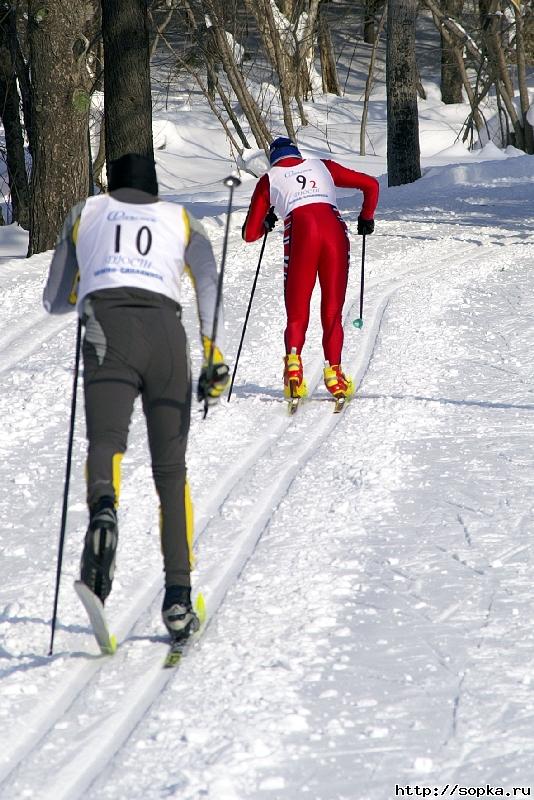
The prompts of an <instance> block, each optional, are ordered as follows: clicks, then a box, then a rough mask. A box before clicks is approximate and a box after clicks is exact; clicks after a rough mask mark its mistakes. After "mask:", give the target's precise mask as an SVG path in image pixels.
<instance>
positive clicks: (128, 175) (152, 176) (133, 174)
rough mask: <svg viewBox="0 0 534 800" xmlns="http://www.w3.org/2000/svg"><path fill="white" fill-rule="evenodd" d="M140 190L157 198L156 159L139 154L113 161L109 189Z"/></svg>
mask: <svg viewBox="0 0 534 800" xmlns="http://www.w3.org/2000/svg"><path fill="white" fill-rule="evenodd" d="M126 187H127V188H129V189H140V190H141V191H142V192H147V193H148V194H152V195H154V196H157V194H158V180H157V178H156V165H155V163H154V159H152V158H148V156H140V155H138V154H137V153H126V155H124V156H121V157H120V158H117V159H115V161H111V162H110V164H109V174H108V189H109V191H110V192H113V191H115V190H116V189H124V188H126Z"/></svg>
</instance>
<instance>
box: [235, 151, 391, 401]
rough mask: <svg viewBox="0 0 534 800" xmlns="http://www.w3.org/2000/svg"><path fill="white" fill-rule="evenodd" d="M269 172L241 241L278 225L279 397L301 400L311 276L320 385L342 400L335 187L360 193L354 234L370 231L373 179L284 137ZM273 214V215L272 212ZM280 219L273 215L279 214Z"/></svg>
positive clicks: (344, 274)
mask: <svg viewBox="0 0 534 800" xmlns="http://www.w3.org/2000/svg"><path fill="white" fill-rule="evenodd" d="M270 164H271V168H270V169H269V170H268V172H266V173H265V175H263V176H262V177H261V178H260V180H259V181H258V183H257V185H256V188H255V189H254V193H253V195H252V199H251V201H250V207H249V210H248V214H247V218H246V220H245V224H244V225H243V232H242V234H243V239H244V240H245V241H246V242H255V241H256V240H257V239H260V238H261V237H262V236H263V235H264V233H265V231H266V230H268V231H271V230H272V229H273V228H274V225H275V222H276V221H277V218H278V217H281V218H282V219H283V220H284V297H285V305H286V313H287V327H286V330H285V335H284V338H285V347H286V356H285V359H284V362H285V370H284V396H285V397H286V398H291V397H304V396H305V395H306V394H307V387H306V382H305V381H304V375H303V367H302V359H301V355H300V354H301V351H302V348H303V346H304V340H305V337H306V329H307V327H308V321H309V315H310V300H311V296H312V292H313V287H314V285H315V281H316V279H317V276H319V283H320V286H321V322H322V326H323V350H324V357H325V367H324V381H325V385H326V388H327V389H328V391H329V392H330V393H331V394H332V395H334V397H342V396H345V397H348V396H350V394H352V392H353V383H352V380H351V379H350V378H349V377H348V376H347V375H345V373H344V372H343V369H342V367H341V350H342V347H343V325H342V319H341V314H342V310H343V303H344V301H345V292H346V288H347V279H348V272H349V251H350V243H349V238H348V233H347V226H346V225H345V223H344V222H343V220H342V218H341V215H340V213H339V211H338V209H337V208H336V189H335V187H336V186H337V187H339V188H344V189H346V188H351V189H360V190H361V191H362V192H363V195H364V197H363V205H362V209H361V212H360V215H359V217H358V233H359V234H360V235H365V234H371V233H373V230H374V219H373V217H374V212H375V208H376V205H377V202H378V181H377V180H376V178H373V177H372V176H371V175H366V174H364V173H363V172H355V171H354V170H352V169H348V168H347V167H343V166H342V165H341V164H338V163H337V162H336V161H331V160H330V159H313V158H306V159H304V158H302V155H301V153H300V151H299V149H298V147H297V146H296V145H295V144H294V143H293V142H292V141H291V139H287V138H285V137H279V138H278V139H275V140H274V141H273V142H272V144H271V146H270ZM275 212H276V213H275ZM277 215H278V217H277Z"/></svg>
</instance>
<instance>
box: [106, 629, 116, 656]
mask: <svg viewBox="0 0 534 800" xmlns="http://www.w3.org/2000/svg"><path fill="white" fill-rule="evenodd" d="M116 652H117V637H116V636H115V635H114V634H111V636H110V637H109V647H108V648H107V653H108V655H110V656H112V655H113V654H114V653H116Z"/></svg>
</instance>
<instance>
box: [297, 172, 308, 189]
mask: <svg viewBox="0 0 534 800" xmlns="http://www.w3.org/2000/svg"><path fill="white" fill-rule="evenodd" d="M297 183H300V185H301V186H302V188H303V189H305V188H306V178H305V176H304V175H297Z"/></svg>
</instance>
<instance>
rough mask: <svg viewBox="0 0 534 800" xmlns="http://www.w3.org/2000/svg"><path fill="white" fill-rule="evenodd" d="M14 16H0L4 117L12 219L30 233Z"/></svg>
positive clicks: (1, 114)
mask: <svg viewBox="0 0 534 800" xmlns="http://www.w3.org/2000/svg"><path fill="white" fill-rule="evenodd" d="M1 13H2V12H1V11H0V14H1ZM11 14H13V12H12V11H10V12H7V13H5V12H4V15H3V16H2V17H0V117H1V118H2V123H3V125H4V133H5V138H6V160H7V172H8V178H9V189H10V193H11V209H12V218H13V221H16V222H18V223H19V225H21V226H22V227H23V228H26V230H27V229H28V228H29V226H30V206H29V203H30V197H29V188H28V176H27V174H26V161H25V156H24V132H23V130H22V124H21V121H20V97H19V93H18V89H17V76H16V70H15V64H14V63H13V59H12V57H11V53H12V49H11V47H10V38H11V32H12V28H11V24H10V22H11V21H10V15H11Z"/></svg>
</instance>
